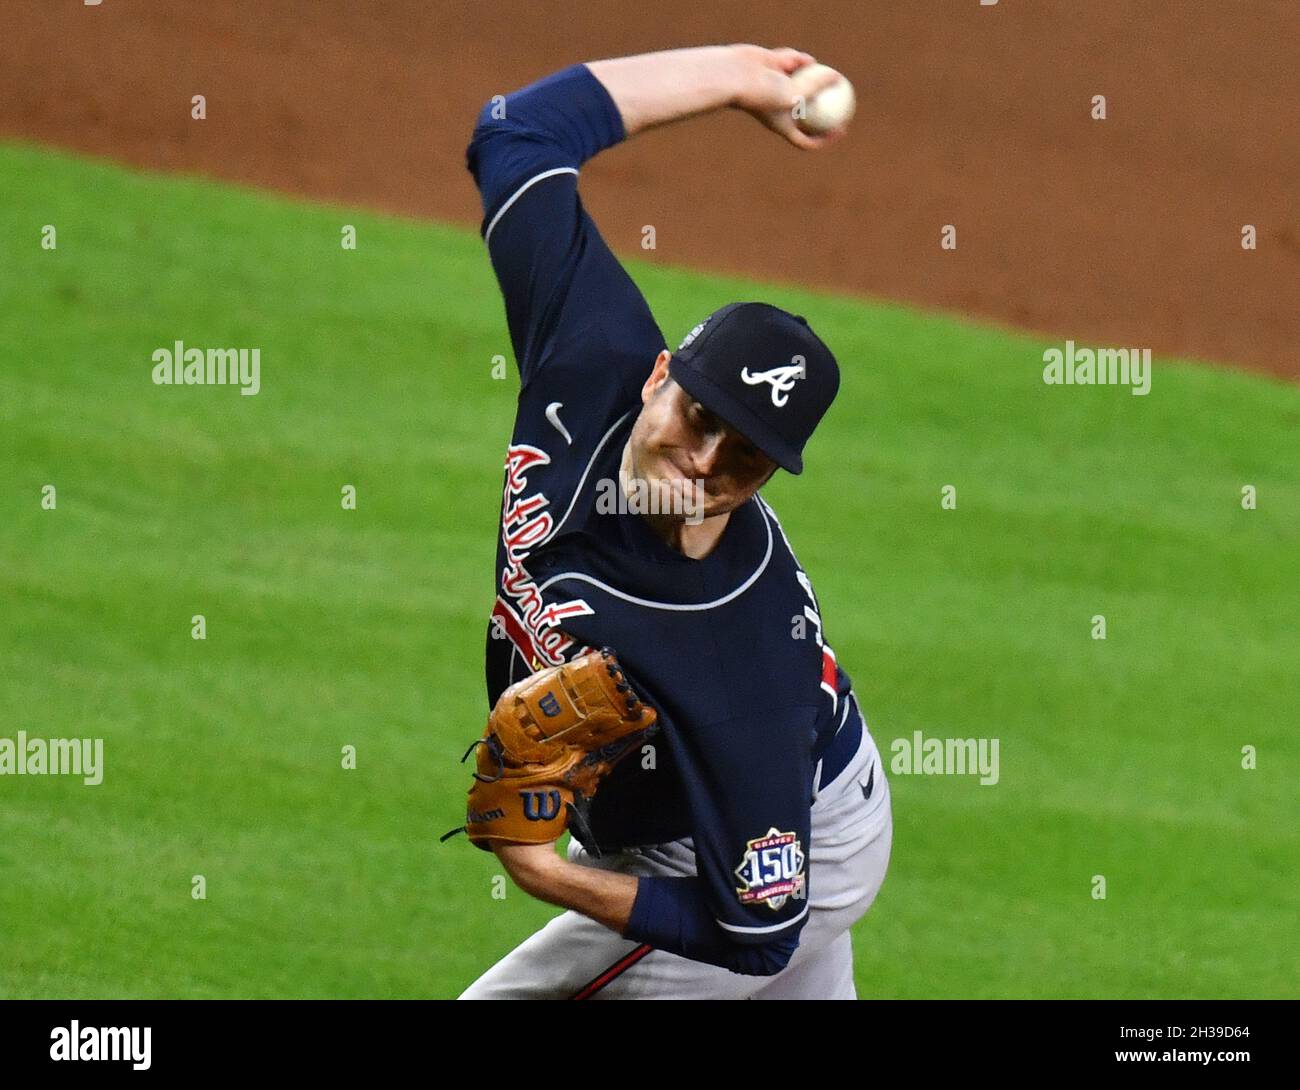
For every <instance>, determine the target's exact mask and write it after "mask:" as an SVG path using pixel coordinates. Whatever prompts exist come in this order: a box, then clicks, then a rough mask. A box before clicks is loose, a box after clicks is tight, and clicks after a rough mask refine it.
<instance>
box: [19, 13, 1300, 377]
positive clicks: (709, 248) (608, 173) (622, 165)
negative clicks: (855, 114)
mask: <svg viewBox="0 0 1300 1090" xmlns="http://www.w3.org/2000/svg"><path fill="white" fill-rule="evenodd" d="M573 12H577V14H574V13H573ZM0 18H2V19H3V26H2V27H0V134H4V135H11V136H20V137H24V138H27V139H34V140H37V141H41V142H45V143H49V144H57V145H63V146H67V147H70V148H74V149H78V150H82V151H85V152H90V153H95V154H99V155H106V156H110V157H112V158H115V159H119V160H123V161H125V162H128V163H133V164H139V165H142V166H147V167H153V168H161V169H165V170H178V171H187V172H199V173H203V174H208V175H213V176H217V177H221V178H226V179H231V180H233V181H237V182H244V183H251V184H254V185H260V186H268V187H272V188H276V189H282V190H288V191H291V192H294V193H301V194H305V195H308V196H313V197H321V198H328V199H332V200H337V201H343V202H348V203H356V204H364V205H369V206H373V207H376V208H380V209H385V210H392V211H399V212H403V213H408V214H417V215H420V216H429V217H436V218H439V219H443V220H451V221H458V222H462V223H465V224H476V223H477V221H478V206H477V203H476V194H475V192H474V189H473V186H472V184H471V180H470V178H469V175H468V173H467V172H466V171H465V169H464V159H463V153H464V147H465V143H466V140H467V138H468V135H469V130H470V126H471V124H472V121H473V118H474V115H475V113H476V112H477V110H478V107H479V106H480V105H481V104H482V102H484V101H485V100H486V99H487V98H488V97H489V96H490V95H492V94H495V93H499V92H506V91H509V90H512V89H513V88H515V87H517V86H520V85H522V84H524V83H526V82H529V81H531V80H532V79H535V78H537V77H539V76H541V75H543V74H545V73H546V72H548V71H550V70H553V69H555V68H558V67H561V66H563V65H565V64H569V63H572V62H574V61H579V60H594V59H597V58H600V57H607V56H614V55H619V54H623V53H630V52H644V51H649V50H653V49H660V48H667V47H670V46H680V45H690V44H703V43H709V42H719V41H741V40H744V41H756V42H760V43H763V44H769V45H777V44H792V45H797V46H799V47H800V48H803V49H806V50H808V51H809V52H812V53H815V54H817V55H818V56H819V57H820V58H822V59H824V60H826V61H827V62H828V63H831V64H834V65H835V66H836V67H839V68H841V69H842V70H843V71H844V72H845V73H846V74H848V75H849V77H850V78H851V79H852V80H853V81H854V83H855V84H856V86H857V88H858V91H859V101H860V114H859V119H858V121H857V123H856V125H855V128H854V131H853V135H852V138H851V139H849V140H846V141H844V142H842V143H841V144H839V145H838V146H837V147H836V148H834V149H833V150H831V151H828V152H827V153H825V154H822V155H807V154H801V153H799V152H796V151H795V150H794V149H792V148H787V147H785V146H783V145H780V144H779V143H777V142H776V140H775V139H774V138H773V137H771V136H770V135H769V134H767V133H766V132H764V131H763V130H762V129H761V128H759V127H758V126H757V125H756V124H755V123H754V122H753V121H751V120H750V119H748V118H746V117H742V116H740V115H737V114H731V113H727V114H722V115H716V116H713V117H709V118H703V119H698V120H695V121H691V122H689V123H687V124H685V125H681V126H675V127H671V128H668V129H664V130H659V131H656V132H651V133H647V134H645V135H643V136H641V137H639V138H638V139H636V140H634V141H631V142H629V143H628V144H625V145H624V146H622V147H621V148H618V149H615V150H613V151H611V152H609V153H607V154H606V155H603V156H601V157H600V158H599V159H597V160H596V161H594V162H593V163H592V164H591V165H590V166H589V167H588V168H587V170H586V171H585V172H584V174H585V181H584V194H585V197H586V200H587V202H588V204H589V206H590V207H591V209H592V212H593V214H594V215H595V216H596V217H597V219H598V220H599V222H600V223H601V225H602V228H603V230H604V231H605V233H606V235H607V237H608V238H609V239H610V242H611V245H612V246H613V247H614V248H615V250H617V251H619V252H622V253H625V254H629V255H631V254H635V255H636V256H639V257H651V258H652V259H654V260H658V261H662V262H667V263H681V264H689V265H694V266H697V267H703V268H710V269H720V270H728V271H738V272H744V273H748V274H753V275H755V276H759V277H763V278H778V279H782V280H787V281H797V282H801V283H809V284H814V285H819V286H827V287H834V288H838V289H848V290H851V291H856V292H862V293H868V294H871V295H876V296H884V297H889V298H895V299H901V300H906V301H909V302H913V303H919V304H922V305H925V306H931V307H938V308H943V309H946V310H953V311H962V312H966V313H970V314H973V315H978V316H981V317H984V318H988V319H993V320H995V321H998V322H1002V323H1006V324H1010V325H1014V326H1019V327H1025V328H1030V329H1035V330H1040V331H1044V332H1047V333H1050V334H1052V335H1054V336H1071V337H1074V338H1075V339H1076V340H1077V341H1080V342H1081V343H1095V344H1117V345H1137V346H1152V347H1153V348H1155V349H1156V350H1157V351H1158V352H1163V353H1169V354H1178V355H1185V356H1193V357H1202V358H1210V359H1219V360H1231V361H1237V362H1240V363H1243V364H1246V365H1250V366H1255V367H1258V368H1261V369H1264V370H1268V371H1271V372H1274V373H1276V374H1285V375H1289V376H1291V377H1296V376H1297V375H1300V349H1298V348H1297V346H1300V210H1298V209H1297V206H1296V198H1297V194H1300V139H1298V138H1297V133H1300V67H1298V66H1296V65H1295V63H1294V50H1295V44H1296V41H1297V38H1298V35H1297V28H1298V27H1300V15H1298V13H1297V11H1296V7H1295V4H1294V0H1275V2H1270V0H1242V2H1240V3H1234V4H1224V3H1221V2H1218V0H1165V2H1151V3H1146V4H1142V5H1137V4H1133V3H1131V2H1128V0H1091V2H1089V3H1086V4H1084V3H1078V2H1077V0H1033V2H1032V3H1031V2H1029V0H1001V2H1000V3H999V4H997V5H996V6H994V7H981V6H980V5H979V4H978V2H977V0H906V2H904V0H894V2H892V3H883V2H881V3H862V2H861V0H857V2H853V3H847V2H845V3H825V4H823V5H821V6H820V7H818V8H814V7H813V6H810V5H800V4H792V3H790V2H789V0H785V2H782V3H778V2H777V0H746V2H739V3H738V2H733V0H727V2H725V3H724V2H717V0H714V2H710V3H700V2H699V0H657V2H656V3H653V4H647V3H641V2H639V0H604V2H602V3H598V4H597V3H589V4H586V5H578V6H576V7H574V6H571V5H560V4H543V3H538V2H535V0H533V2H527V3H525V2H522V0H509V2H507V0H496V2H493V3H481V2H479V3H461V2H457V3H439V2H436V0H435V2H433V3H427V2H416V0H385V2H384V3H382V4H381V3H379V2H377V0H376V2H372V3H355V2H354V0H314V2H305V0H304V2H297V3H288V2H284V0H279V2H277V0H261V2H259V3H258V4H256V5H254V4H250V3H247V2H244V3H237V2H235V0H204V2H203V3H201V4H200V3H194V2H192V0H184V2H182V0H147V2H146V0H104V3H103V4H102V5H100V6H98V7H85V6H83V5H82V4H81V3H79V2H77V0H61V2H59V3H53V2H51V0H6V3H5V11H4V15H3V17H0ZM198 93H201V94H204V95H206V96H207V100H208V119H207V120H206V121H192V120H190V117H189V103H190V96H191V95H193V94H198ZM1094 94H1104V95H1105V96H1106V99H1107V105H1108V113H1109V119H1108V120H1106V121H1094V120H1092V119H1091V118H1090V117H1089V107H1090V98H1091V96H1092V95H1094ZM647 223H652V224H654V225H655V226H656V228H657V233H658V249H657V251H655V252H654V253H653V254H647V253H645V252H644V251H642V250H641V249H640V247H639V240H640V237H641V236H640V230H641V227H642V225H643V224H647ZM948 223H951V224H955V225H956V226H957V231H958V249H957V250H956V251H955V252H945V251H942V250H941V249H940V247H939V234H940V229H941V227H942V225H944V224H948ZM1246 223H1252V224H1255V225H1256V227H1257V229H1258V233H1259V248H1258V250H1257V251H1256V252H1253V253H1252V252H1246V251H1243V250H1242V249H1241V245H1240V232H1241V227H1242V225H1243V224H1246Z"/></svg>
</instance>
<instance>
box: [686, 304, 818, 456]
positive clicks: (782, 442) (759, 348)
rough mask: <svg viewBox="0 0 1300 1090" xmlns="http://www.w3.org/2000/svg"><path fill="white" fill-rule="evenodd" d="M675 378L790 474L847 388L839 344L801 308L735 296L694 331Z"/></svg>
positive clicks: (705, 405) (690, 335)
mask: <svg viewBox="0 0 1300 1090" xmlns="http://www.w3.org/2000/svg"><path fill="white" fill-rule="evenodd" d="M668 373H669V374H670V375H671V376H672V378H673V381H674V382H676V383H677V385H678V386H680V387H681V388H682V389H683V390H685V391H686V392H687V393H688V394H690V395H691V397H693V398H695V400H696V401H698V402H699V403H700V404H701V405H703V406H704V407H705V408H706V409H708V410H709V412H711V413H713V414H714V416H716V417H718V419H720V420H722V421H724V422H725V423H727V424H729V425H731V427H733V428H735V429H736V431H738V432H740V434H741V435H743V436H744V437H745V438H746V439H748V440H749V441H750V442H751V443H753V444H754V446H756V447H758V449H759V450H761V451H762V452H763V453H764V454H766V455H767V456H768V457H769V458H771V459H772V460H773V461H775V462H776V463H777V464H778V465H779V466H780V467H781V468H782V469H784V470H786V471H787V472H789V473H794V474H799V473H802V472H803V448H804V444H805V443H806V442H808V438H809V436H811V435H812V433H813V429H814V428H816V427H817V424H818V422H819V421H820V420H821V418H822V417H823V416H824V415H825V414H826V410H827V409H829V408H830V405H831V402H832V401H834V400H835V395H836V393H837V392H838V391H839V388H840V368H839V365H838V364H837V363H836V362H835V357H834V356H833V355H832V354H831V350H830V349H829V348H827V347H826V345H825V344H823V343H822V341H821V338H819V337H818V336H817V334H815V333H814V332H813V331H812V328H811V327H810V326H809V325H808V322H807V321H806V320H805V319H804V318H803V317H802V316H800V315H798V314H791V313H790V312H789V311H785V310H782V309H781V308H780V307H774V306H772V305H771V304H769V303H728V304H727V305H726V306H725V307H722V308H721V309H720V310H715V311H714V312H713V313H712V314H710V315H709V316H708V317H707V318H705V319H704V321H702V322H701V323H700V324H699V325H697V326H696V327H695V328H694V329H692V330H691V331H690V333H688V334H687V335H686V339H685V340H683V341H682V343H681V344H680V345H678V346H677V351H676V353H675V354H674V355H673V357H672V359H671V360H670V361H669V363H668Z"/></svg>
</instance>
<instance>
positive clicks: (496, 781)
mask: <svg viewBox="0 0 1300 1090" xmlns="http://www.w3.org/2000/svg"><path fill="white" fill-rule="evenodd" d="M657 719H658V713H657V712H656V711H655V710H654V709H653V708H651V707H650V706H649V705H647V704H643V703H642V702H641V700H640V699H639V698H638V697H637V695H636V693H634V692H633V691H632V686H631V685H630V684H629V683H628V681H627V679H626V678H625V677H624V675H623V669H622V667H621V666H620V665H619V662H618V659H617V657H616V656H615V654H614V652H613V651H612V650H611V649H610V648H608V647H603V648H601V649H600V650H599V651H589V652H587V653H586V654H585V655H580V656H578V657H577V658H575V659H574V660H573V661H572V662H568V663H563V664H561V665H560V666H551V667H548V668H547V669H544V670H539V671H538V672H537V673H535V674H532V675H530V676H529V677H526V678H524V679H523V680H522V681H517V682H515V684H513V685H511V686H510V688H508V689H506V691H505V692H503V693H502V694H501V697H500V699H499V700H498V701H497V702H496V707H494V708H493V709H492V713H491V715H489V716H488V722H487V729H486V730H485V731H484V732H483V737H482V738H480V739H478V740H477V741H476V742H474V744H473V745H471V746H470V747H469V749H468V750H466V751H465V756H464V757H462V758H461V760H462V761H464V760H466V759H467V758H468V757H469V755H470V754H471V753H473V752H474V750H475V749H477V750H478V759H477V763H478V768H477V771H475V773H474V782H473V784H472V785H471V786H470V789H469V803H468V806H467V808H466V811H467V812H466V821H465V825H464V826H463V827H461V828H456V829H452V830H451V831H450V832H448V833H447V834H446V835H444V836H443V837H442V839H443V840H446V839H447V838H448V837H451V836H455V835H456V834H457V833H459V832H461V831H462V828H463V830H464V831H465V832H467V833H469V838H470V840H472V841H473V842H474V843H475V844H476V845H478V846H479V847H480V848H482V849H483V850H484V851H491V850H492V843H493V841H500V842H504V843H510V844H546V843H549V842H551V841H553V840H557V839H559V837H560V836H561V835H562V834H563V833H564V830H565V828H566V827H567V826H568V824H569V820H570V818H571V817H572V818H573V819H574V821H575V823H577V824H579V825H582V824H584V823H585V816H584V813H583V810H584V807H585V804H586V802H587V801H588V800H590V798H591V797H592V796H593V795H594V794H595V793H596V788H597V786H598V785H599V783H600V781H601V779H602V778H603V777H604V776H605V775H606V774H607V773H608V772H609V770H610V769H611V768H613V767H614V765H616V764H617V763H618V762H619V761H621V760H622V759H623V758H624V757H626V756H627V755H628V754H629V753H630V752H631V751H632V750H633V749H634V748H636V746H637V745H639V744H640V743H641V742H642V741H644V740H645V739H646V738H649V737H650V736H651V735H652V734H654V733H655V731H656V730H657V729H658V728H657V726H656V720H657ZM583 831H584V832H585V831H586V830H585V829H584V830H583Z"/></svg>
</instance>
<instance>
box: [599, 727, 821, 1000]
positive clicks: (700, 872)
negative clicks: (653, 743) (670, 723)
mask: <svg viewBox="0 0 1300 1090" xmlns="http://www.w3.org/2000/svg"><path fill="white" fill-rule="evenodd" d="M815 720H816V709H815V708H794V709H784V710H781V711H775V710H774V711H772V712H769V713H767V714H765V715H762V716H754V715H751V716H747V717H744V718H740V719H733V720H728V721H725V722H719V723H714V724H712V725H711V726H708V727H707V728H704V729H699V728H697V729H693V730H691V731H690V733H689V736H688V737H685V738H683V739H682V748H683V753H682V758H683V760H682V766H683V767H682V775H683V778H684V779H685V780H686V781H687V783H688V788H689V792H690V797H691V810H692V815H691V828H692V840H693V842H694V846H695V858H696V870H697V877H696V878H694V879H669V878H642V879H640V880H639V886H638V890H637V897H636V901H635V902H634V904H633V910H632V916H631V918H630V920H629V924H628V927H627V929H626V930H625V931H624V935H625V937H627V938H630V939H634V940H636V941H639V942H647V943H650V944H651V945H653V946H656V947H658V948H660V949H664V950H669V951H671V952H673V953H678V954H681V955H682V956H684V957H690V958H694V959H695V960H697V961H707V962H711V963H713V964H717V965H725V966H727V967H728V968H731V969H732V970H733V971H736V972H745V973H753V974H759V975H765V974H768V973H772V972H778V971H779V970H780V968H781V967H783V966H784V964H785V963H786V962H787V961H788V960H789V957H790V955H791V954H792V953H793V951H794V949H795V948H796V947H797V945H798V935H799V932H800V930H801V929H802V927H803V925H804V924H805V923H806V921H807V916H808V894H809V885H808V883H809V866H808V855H807V853H808V848H809V838H810V835H811V825H812V815H811V805H812V798H811V778H812V759H811V748H812V747H811V742H812V738H813V731H814V726H815ZM792 738H804V739H806V740H807V744H806V745H800V744H798V743H797V742H796V743H795V744H794V745H791V744H790V739H792ZM746 947H751V948H753V949H752V950H751V951H750V952H747V951H746V949H745V948H746Z"/></svg>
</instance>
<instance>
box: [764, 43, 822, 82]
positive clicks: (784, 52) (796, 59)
mask: <svg viewBox="0 0 1300 1090" xmlns="http://www.w3.org/2000/svg"><path fill="white" fill-rule="evenodd" d="M772 52H773V53H774V54H775V55H776V59H777V61H778V63H779V64H780V66H781V71H782V72H784V73H785V74H786V75H789V74H790V73H791V72H793V71H794V70H795V69H796V68H802V67H804V65H807V64H816V63H817V61H816V59H815V58H814V57H813V55H812V54H811V53H805V52H803V51H802V50H799V49H791V48H790V47H789V46H782V47H781V48H780V49H774V50H772Z"/></svg>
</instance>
